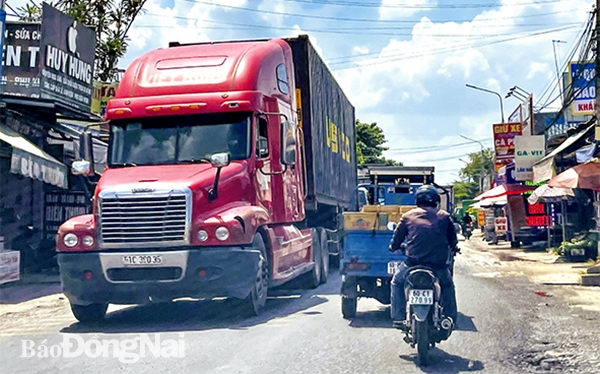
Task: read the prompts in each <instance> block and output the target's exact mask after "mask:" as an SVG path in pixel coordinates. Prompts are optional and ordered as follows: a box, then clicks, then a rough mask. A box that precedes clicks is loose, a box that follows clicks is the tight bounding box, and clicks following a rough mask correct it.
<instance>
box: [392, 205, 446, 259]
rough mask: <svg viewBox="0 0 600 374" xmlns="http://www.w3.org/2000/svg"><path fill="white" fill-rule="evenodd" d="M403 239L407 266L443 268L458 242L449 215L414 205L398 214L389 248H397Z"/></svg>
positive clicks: (441, 211)
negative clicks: (400, 217) (414, 206)
mask: <svg viewBox="0 0 600 374" xmlns="http://www.w3.org/2000/svg"><path fill="white" fill-rule="evenodd" d="M405 239H406V251H405V254H406V256H407V257H408V259H407V263H408V265H409V266H414V265H428V266H432V267H436V268H445V267H447V266H448V264H447V261H448V258H449V255H450V250H451V249H453V248H454V247H455V246H456V244H457V243H458V239H457V238H456V231H455V229H454V224H453V223H452V220H451V219H450V214H448V212H446V211H444V210H437V209H433V208H415V209H412V210H410V211H408V212H407V213H405V214H404V215H403V216H402V219H401V220H400V224H399V225H398V226H397V227H396V230H395V231H394V236H393V237H392V242H391V244H390V247H391V249H392V250H398V249H399V248H400V245H401V244H402V243H403V242H404V240H405Z"/></svg>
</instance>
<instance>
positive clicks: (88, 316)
mask: <svg viewBox="0 0 600 374" xmlns="http://www.w3.org/2000/svg"><path fill="white" fill-rule="evenodd" d="M107 309H108V304H101V303H96V304H90V305H76V304H71V311H72V312H73V315H74V316H75V318H77V320H78V321H79V322H82V323H87V322H99V321H102V320H103V319H104V316H105V315H106V310H107Z"/></svg>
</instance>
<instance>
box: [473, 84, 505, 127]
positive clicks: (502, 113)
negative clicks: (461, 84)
mask: <svg viewBox="0 0 600 374" xmlns="http://www.w3.org/2000/svg"><path fill="white" fill-rule="evenodd" d="M466 86H467V87H469V88H472V89H475V90H479V91H483V92H487V93H491V94H494V95H496V96H498V99H499V100H500V115H502V123H504V103H503V102H502V96H500V94H499V93H498V92H496V91H492V90H488V89H487V88H482V87H477V86H475V85H472V84H469V83H467V84H466Z"/></svg>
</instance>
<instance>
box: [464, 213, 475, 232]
mask: <svg viewBox="0 0 600 374" xmlns="http://www.w3.org/2000/svg"><path fill="white" fill-rule="evenodd" d="M472 224H473V218H471V215H470V214H469V212H465V215H464V216H463V217H462V230H463V233H465V232H466V231H467V227H469V226H471V225H472Z"/></svg>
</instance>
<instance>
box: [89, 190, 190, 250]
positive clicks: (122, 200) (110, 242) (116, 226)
mask: <svg viewBox="0 0 600 374" xmlns="http://www.w3.org/2000/svg"><path fill="white" fill-rule="evenodd" d="M188 204H189V202H188V196H187V194H184V193H169V194H166V195H164V194H160V195H158V194H156V195H155V194H152V193H150V194H140V195H136V194H133V193H132V194H116V193H115V194H110V195H108V196H102V197H101V199H100V206H99V208H100V209H99V213H100V237H101V244H102V246H103V247H115V248H116V247H124V246H127V247H149V246H156V245H159V246H166V245H178V244H186V243H187V235H186V233H187V228H188V225H187V222H188V215H189V209H188Z"/></svg>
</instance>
